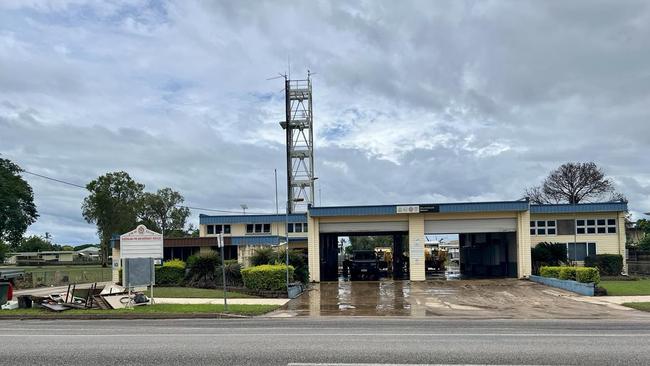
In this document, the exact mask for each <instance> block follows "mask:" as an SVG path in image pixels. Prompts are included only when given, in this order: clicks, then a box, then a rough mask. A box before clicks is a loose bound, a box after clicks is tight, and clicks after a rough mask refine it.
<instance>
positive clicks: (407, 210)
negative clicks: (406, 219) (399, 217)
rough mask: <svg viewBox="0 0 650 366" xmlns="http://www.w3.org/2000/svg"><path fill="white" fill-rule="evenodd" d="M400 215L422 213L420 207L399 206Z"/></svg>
mask: <svg viewBox="0 0 650 366" xmlns="http://www.w3.org/2000/svg"><path fill="white" fill-rule="evenodd" d="M396 211H397V213H398V214H412V213H420V206H397V210H396Z"/></svg>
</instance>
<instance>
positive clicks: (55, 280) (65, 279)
mask: <svg viewBox="0 0 650 366" xmlns="http://www.w3.org/2000/svg"><path fill="white" fill-rule="evenodd" d="M111 279H112V273H111V268H110V267H108V268H101V267H100V268H79V269H69V268H65V269H63V268H62V269H47V270H42V271H41V270H34V271H29V272H28V273H26V274H25V282H26V285H31V287H40V286H61V285H67V284H70V283H90V282H105V281H111Z"/></svg>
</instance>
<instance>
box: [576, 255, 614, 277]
mask: <svg viewBox="0 0 650 366" xmlns="http://www.w3.org/2000/svg"><path fill="white" fill-rule="evenodd" d="M585 267H596V268H598V270H599V271H600V273H602V274H603V276H618V275H620V274H621V272H623V256H622V255H619V254H597V255H590V256H588V257H587V258H585Z"/></svg>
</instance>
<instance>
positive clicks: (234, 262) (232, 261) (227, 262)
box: [223, 259, 239, 266]
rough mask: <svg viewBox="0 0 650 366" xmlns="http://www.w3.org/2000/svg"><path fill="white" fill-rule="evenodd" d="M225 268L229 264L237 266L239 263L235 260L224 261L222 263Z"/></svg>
mask: <svg viewBox="0 0 650 366" xmlns="http://www.w3.org/2000/svg"><path fill="white" fill-rule="evenodd" d="M223 262H224V263H225V264H226V265H227V266H228V265H231V264H239V262H238V261H237V260H236V259H226V260H225V261H223Z"/></svg>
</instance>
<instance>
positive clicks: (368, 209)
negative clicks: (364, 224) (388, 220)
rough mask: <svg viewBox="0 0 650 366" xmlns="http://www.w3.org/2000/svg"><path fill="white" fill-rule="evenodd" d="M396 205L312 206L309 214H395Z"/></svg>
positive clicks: (317, 215) (315, 215)
mask: <svg viewBox="0 0 650 366" xmlns="http://www.w3.org/2000/svg"><path fill="white" fill-rule="evenodd" d="M395 213H396V205H379V206H339V207H310V208H309V216H312V217H319V216H369V215H394V214H395Z"/></svg>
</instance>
